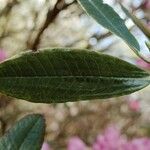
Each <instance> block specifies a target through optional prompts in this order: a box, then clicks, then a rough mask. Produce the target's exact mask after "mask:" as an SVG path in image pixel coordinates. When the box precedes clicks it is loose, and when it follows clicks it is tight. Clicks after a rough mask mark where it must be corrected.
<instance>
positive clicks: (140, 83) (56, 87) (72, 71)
mask: <svg viewBox="0 0 150 150" xmlns="http://www.w3.org/2000/svg"><path fill="white" fill-rule="evenodd" d="M149 80H150V78H149V74H148V73H147V72H145V71H143V70H141V69H139V68H137V67H136V66H134V65H131V64H129V63H127V62H125V61H123V60H120V59H118V58H115V57H112V56H109V55H104V54H101V53H98V52H95V51H90V50H76V49H61V48H54V49H47V50H42V51H39V52H36V53H33V52H27V53H24V54H22V55H20V56H17V57H15V58H13V59H10V60H7V61H5V62H3V63H2V64H1V65H0V92H1V93H3V94H6V95H8V96H12V97H15V98H19V99H24V100H28V101H31V102H36V103H60V102H68V101H78V100H90V99H103V98H110V97H115V96H121V95H126V94H129V93H132V92H135V91H137V90H140V89H142V88H144V87H146V86H147V85H149V83H150V81H149Z"/></svg>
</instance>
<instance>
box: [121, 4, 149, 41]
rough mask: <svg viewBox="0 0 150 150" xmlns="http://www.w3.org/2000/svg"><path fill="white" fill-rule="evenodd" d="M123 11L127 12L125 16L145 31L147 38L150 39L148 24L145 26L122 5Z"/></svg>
mask: <svg viewBox="0 0 150 150" xmlns="http://www.w3.org/2000/svg"><path fill="white" fill-rule="evenodd" d="M120 6H121V8H122V10H123V11H124V12H125V14H126V15H127V16H128V17H129V18H131V19H132V21H133V22H134V23H135V24H136V25H137V26H138V27H139V28H140V29H141V31H143V33H144V34H145V35H146V36H147V38H149V39H150V29H149V27H148V26H146V24H144V23H143V22H142V21H141V20H139V19H138V18H137V17H136V16H135V15H133V14H132V13H130V12H129V11H128V10H127V9H126V8H125V7H124V6H123V5H121V4H120Z"/></svg>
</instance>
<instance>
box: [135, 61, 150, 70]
mask: <svg viewBox="0 0 150 150" xmlns="http://www.w3.org/2000/svg"><path fill="white" fill-rule="evenodd" d="M136 64H137V65H138V66H139V67H141V68H144V69H149V70H150V64H148V63H146V62H145V61H143V60H141V59H139V60H137V61H136Z"/></svg>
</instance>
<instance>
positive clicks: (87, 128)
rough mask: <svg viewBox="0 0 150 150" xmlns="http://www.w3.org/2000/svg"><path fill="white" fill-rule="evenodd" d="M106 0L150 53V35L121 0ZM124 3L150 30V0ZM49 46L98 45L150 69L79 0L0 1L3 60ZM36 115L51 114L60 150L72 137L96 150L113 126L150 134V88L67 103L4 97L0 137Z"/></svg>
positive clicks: (134, 134) (130, 133) (51, 140)
mask: <svg viewBox="0 0 150 150" xmlns="http://www.w3.org/2000/svg"><path fill="white" fill-rule="evenodd" d="M105 2H106V3H108V4H109V5H111V6H112V7H113V8H114V9H115V11H117V12H118V13H119V15H120V16H121V17H122V18H123V19H125V20H126V25H127V26H128V28H129V29H130V30H131V32H132V33H133V34H134V35H135V37H136V38H137V39H138V41H139V42H140V45H141V47H142V48H141V49H142V53H143V54H145V55H147V56H150V53H149V51H148V49H147V48H146V46H145V44H144V42H145V41H146V40H147V39H146V37H145V36H144V35H143V33H142V32H141V31H140V30H139V29H138V28H137V27H136V26H135V25H134V24H133V22H132V21H131V20H130V19H128V18H126V16H125V15H124V13H123V12H122V11H121V9H120V6H119V5H118V3H117V2H118V1H117V0H105ZM120 2H121V3H122V4H124V6H126V7H127V8H128V9H129V10H130V11H131V12H132V13H134V14H135V15H136V16H137V17H138V18H139V19H141V21H143V22H144V23H145V24H146V25H147V27H149V28H150V0H120ZM45 47H77V48H87V49H95V50H97V51H100V52H102V53H106V54H109V55H113V56H116V57H119V58H121V59H124V60H126V61H128V62H130V63H133V64H136V65H138V66H139V67H141V68H144V69H146V70H147V71H150V65H148V64H146V63H144V62H143V61H141V60H140V59H139V58H137V57H136V56H135V54H134V53H133V52H132V51H131V50H130V49H129V48H128V46H127V45H126V44H125V43H124V42H123V41H122V40H120V39H119V38H118V37H116V36H115V35H112V33H110V32H109V31H108V30H106V29H104V28H103V27H102V26H100V25H98V24H97V23H96V22H95V21H94V20H93V19H91V18H90V17H89V16H87V15H86V14H85V13H84V11H83V10H82V9H81V7H80V6H79V5H78V4H77V2H76V0H0V60H1V61H3V60H4V59H7V58H9V57H11V56H13V55H15V54H18V53H20V52H22V51H26V50H29V49H31V50H36V49H41V48H45ZM118 69H119V68H118ZM30 113H42V114H43V115H44V116H45V118H46V124H47V128H46V135H45V141H46V142H47V143H48V144H49V145H50V146H51V147H52V148H53V149H54V150H55V149H56V150H57V149H66V147H67V145H68V141H69V140H70V138H72V137H76V138H80V139H82V141H84V143H85V144H86V147H88V148H89V149H90V147H91V145H92V144H93V143H94V141H95V140H96V137H97V136H98V135H99V134H103V133H104V130H106V129H107V127H109V126H115V127H117V128H118V129H119V130H120V132H121V134H122V135H125V136H126V137H127V138H128V139H134V138H141V137H150V117H149V114H150V87H147V88H145V89H144V90H141V91H139V92H136V93H134V94H132V95H128V96H124V97H119V98H112V99H109V100H93V101H86V102H74V103H65V104H34V103H29V102H26V101H23V100H19V101H18V100H17V101H16V100H15V99H13V100H12V98H9V97H6V96H5V95H0V135H1V136H2V135H3V134H4V133H5V132H6V131H7V129H9V128H10V127H11V126H12V125H13V124H14V123H15V122H16V121H17V120H18V119H20V118H22V117H23V116H25V115H27V114H30ZM79 143H80V142H79ZM88 148H87V149H88ZM45 150H46V149H45ZM70 150H74V149H70ZM76 150H79V149H76ZM141 150H142V149H141ZM147 150H148V149H147Z"/></svg>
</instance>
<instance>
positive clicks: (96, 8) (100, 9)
mask: <svg viewBox="0 0 150 150" xmlns="http://www.w3.org/2000/svg"><path fill="white" fill-rule="evenodd" d="M78 1H79V3H80V4H81V6H82V7H83V9H84V10H85V11H86V12H87V13H88V14H89V15H90V16H91V17H93V18H94V19H95V20H96V21H97V22H98V23H99V24H101V25H102V26H103V27H105V28H107V29H108V30H110V31H111V32H112V33H114V34H116V35H117V36H119V37H120V38H122V39H123V40H124V41H125V42H126V43H127V44H128V45H129V47H130V48H131V49H132V50H133V51H134V52H135V53H136V54H137V55H138V56H139V51H140V46H139V43H138V42H137V40H136V39H135V37H134V36H133V35H132V34H131V33H130V32H129V30H128V28H127V27H126V25H125V23H124V20H123V19H121V18H120V16H119V15H118V14H117V13H116V12H115V11H114V10H113V8H112V7H110V6H109V5H107V4H104V3H103V0H78Z"/></svg>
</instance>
